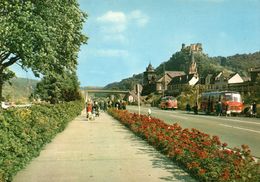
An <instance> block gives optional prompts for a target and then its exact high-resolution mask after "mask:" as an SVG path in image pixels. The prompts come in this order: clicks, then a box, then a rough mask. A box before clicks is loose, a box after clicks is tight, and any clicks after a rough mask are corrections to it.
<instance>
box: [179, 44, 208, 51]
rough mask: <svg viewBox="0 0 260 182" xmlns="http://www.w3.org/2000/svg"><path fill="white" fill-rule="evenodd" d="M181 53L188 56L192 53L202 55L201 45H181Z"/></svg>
mask: <svg viewBox="0 0 260 182" xmlns="http://www.w3.org/2000/svg"><path fill="white" fill-rule="evenodd" d="M181 51H183V52H189V53H190V54H191V53H192V52H193V53H202V51H203V49H202V44H201V43H196V44H190V45H189V46H185V44H182V46H181Z"/></svg>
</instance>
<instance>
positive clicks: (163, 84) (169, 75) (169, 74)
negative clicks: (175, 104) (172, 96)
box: [156, 71, 185, 93]
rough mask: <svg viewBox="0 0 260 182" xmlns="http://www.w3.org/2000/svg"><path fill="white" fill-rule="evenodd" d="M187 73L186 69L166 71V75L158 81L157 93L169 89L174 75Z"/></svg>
mask: <svg viewBox="0 0 260 182" xmlns="http://www.w3.org/2000/svg"><path fill="white" fill-rule="evenodd" d="M182 75H185V73H184V71H165V72H164V75H163V76H162V77H161V78H159V79H158V80H157V81H156V91H157V93H163V92H164V91H167V90H168V84H169V83H170V82H171V80H172V79H173V78H174V77H177V76H182Z"/></svg>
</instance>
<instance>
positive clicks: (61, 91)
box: [33, 71, 81, 104]
mask: <svg viewBox="0 0 260 182" xmlns="http://www.w3.org/2000/svg"><path fill="white" fill-rule="evenodd" d="M33 94H34V97H36V98H37V97H38V98H40V99H41V100H45V101H47V102H50V103H52V104H56V103H58V102H60V101H61V102H62V101H65V102H69V101H74V100H79V99H80V98H81V95H80V92H79V81H78V78H77V75H76V73H75V72H70V71H64V72H63V74H49V75H46V76H44V77H43V78H42V80H41V81H40V82H38V83H37V85H36V89H35V92H34V93H33Z"/></svg>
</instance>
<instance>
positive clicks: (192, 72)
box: [189, 52, 198, 74]
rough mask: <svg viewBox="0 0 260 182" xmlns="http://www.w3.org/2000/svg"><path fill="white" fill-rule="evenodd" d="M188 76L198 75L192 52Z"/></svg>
mask: <svg viewBox="0 0 260 182" xmlns="http://www.w3.org/2000/svg"><path fill="white" fill-rule="evenodd" d="M189 74H198V70H197V63H196V61H195V58H194V54H193V52H191V64H190V68H189Z"/></svg>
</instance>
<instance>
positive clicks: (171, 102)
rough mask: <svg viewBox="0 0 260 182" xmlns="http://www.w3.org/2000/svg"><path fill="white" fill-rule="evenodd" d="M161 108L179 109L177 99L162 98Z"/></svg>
mask: <svg viewBox="0 0 260 182" xmlns="http://www.w3.org/2000/svg"><path fill="white" fill-rule="evenodd" d="M159 107H160V108H161V109H177V108H178V106H177V99H176V98H175V97H172V96H166V97H162V98H161V101H160V105H159Z"/></svg>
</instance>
